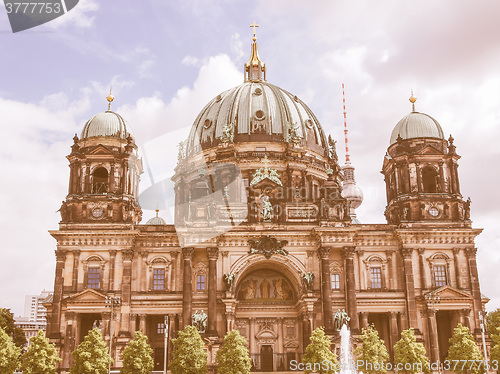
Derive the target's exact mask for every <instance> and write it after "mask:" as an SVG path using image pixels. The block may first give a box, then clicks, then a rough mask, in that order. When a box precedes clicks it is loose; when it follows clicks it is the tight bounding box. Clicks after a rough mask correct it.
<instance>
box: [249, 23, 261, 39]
mask: <svg viewBox="0 0 500 374" xmlns="http://www.w3.org/2000/svg"><path fill="white" fill-rule="evenodd" d="M250 27H253V41H254V42H255V41H257V37H256V36H255V28H256V27H259V25H257V24H256V23H255V21H253V25H250Z"/></svg>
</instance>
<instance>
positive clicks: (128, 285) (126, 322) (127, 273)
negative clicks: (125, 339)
mask: <svg viewBox="0 0 500 374" xmlns="http://www.w3.org/2000/svg"><path fill="white" fill-rule="evenodd" d="M133 258H134V250H133V249H132V248H129V249H125V250H124V251H122V261H123V275H122V304H121V308H119V309H118V310H117V314H118V313H119V312H120V311H122V312H121V318H120V334H121V333H124V334H125V335H129V334H130V333H129V331H130V300H131V290H132V259H133Z"/></svg>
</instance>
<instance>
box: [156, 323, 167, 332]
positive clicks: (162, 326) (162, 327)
mask: <svg viewBox="0 0 500 374" xmlns="http://www.w3.org/2000/svg"><path fill="white" fill-rule="evenodd" d="M156 333H157V334H158V335H165V324H164V323H159V324H158V326H157V327H156Z"/></svg>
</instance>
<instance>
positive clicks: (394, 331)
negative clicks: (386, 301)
mask: <svg viewBox="0 0 500 374" xmlns="http://www.w3.org/2000/svg"><path fill="white" fill-rule="evenodd" d="M389 329H390V332H391V351H394V348H393V347H394V344H396V343H397V341H398V340H399V331H398V313H397V312H390V320H389Z"/></svg>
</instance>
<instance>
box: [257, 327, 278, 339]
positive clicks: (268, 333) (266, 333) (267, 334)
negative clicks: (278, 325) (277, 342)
mask: <svg viewBox="0 0 500 374" xmlns="http://www.w3.org/2000/svg"><path fill="white" fill-rule="evenodd" d="M255 337H256V338H257V339H277V338H278V336H277V335H276V333H275V332H274V331H272V330H267V329H265V330H261V331H259V333H258V334H257V335H256V336H255Z"/></svg>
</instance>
